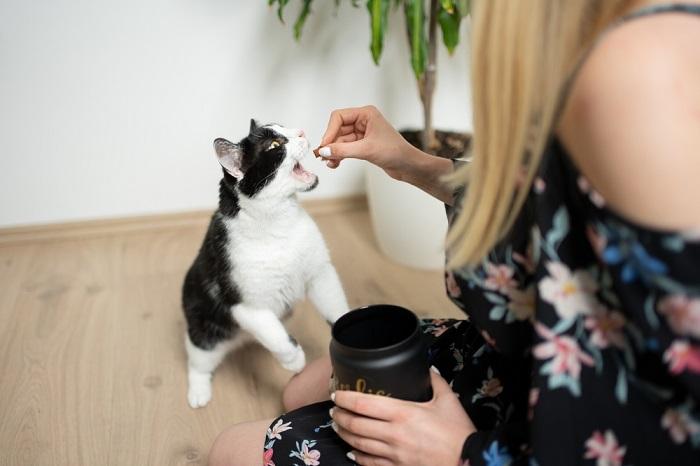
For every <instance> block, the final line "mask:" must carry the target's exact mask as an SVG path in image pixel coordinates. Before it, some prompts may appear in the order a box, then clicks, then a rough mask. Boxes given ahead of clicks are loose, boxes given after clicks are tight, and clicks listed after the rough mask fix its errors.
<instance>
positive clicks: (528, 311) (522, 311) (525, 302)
mask: <svg viewBox="0 0 700 466" xmlns="http://www.w3.org/2000/svg"><path fill="white" fill-rule="evenodd" d="M508 299H509V301H508V309H509V310H510V311H511V312H512V313H513V315H515V318H516V319H518V320H527V319H530V318H531V317H532V316H534V315H535V287H534V286H529V287H527V288H526V289H524V290H522V291H521V290H519V289H517V288H511V289H510V290H509V291H508Z"/></svg>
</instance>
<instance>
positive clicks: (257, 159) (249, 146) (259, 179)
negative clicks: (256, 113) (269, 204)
mask: <svg viewBox="0 0 700 466" xmlns="http://www.w3.org/2000/svg"><path fill="white" fill-rule="evenodd" d="M273 141H279V143H280V145H279V147H277V148H276V149H272V150H267V148H268V147H270V144H272V142H273ZM287 142H288V140H287V138H285V137H284V136H282V135H281V134H279V133H277V132H275V131H273V130H272V129H270V128H267V127H264V126H263V127H255V128H254V129H253V131H252V132H251V133H250V134H249V135H248V136H247V137H246V138H244V139H243V140H242V141H241V142H239V145H240V146H241V148H242V149H243V166H242V169H243V173H244V176H243V179H242V180H241V182H240V184H239V186H238V189H240V190H241V193H243V194H245V195H246V196H248V197H253V196H255V195H256V194H257V193H259V192H260V190H262V189H263V188H264V187H265V186H267V184H268V183H269V182H270V181H272V179H273V178H274V177H275V174H276V173H277V169H278V168H279V167H280V165H281V164H282V162H283V161H284V158H285V157H286V156H287V150H286V149H285V146H284V145H285V144H286V143H287Z"/></svg>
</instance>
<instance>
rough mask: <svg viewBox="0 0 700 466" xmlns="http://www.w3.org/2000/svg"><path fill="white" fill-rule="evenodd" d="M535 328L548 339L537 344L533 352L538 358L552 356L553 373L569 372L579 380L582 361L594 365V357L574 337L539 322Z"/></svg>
mask: <svg viewBox="0 0 700 466" xmlns="http://www.w3.org/2000/svg"><path fill="white" fill-rule="evenodd" d="M535 330H536V331H537V333H538V334H539V335H540V336H541V337H542V338H544V339H545V340H546V341H545V342H543V343H539V344H538V345H537V346H535V347H534V348H533V350H532V353H533V354H534V355H535V357H536V358H537V359H550V358H552V361H553V362H552V372H553V374H564V373H567V374H569V375H570V376H571V377H573V378H574V379H576V380H578V378H579V375H580V374H581V364H582V363H583V364H585V365H587V366H593V358H592V357H590V356H589V355H588V354H586V353H584V352H583V351H582V350H581V348H580V347H579V346H578V343H576V340H574V339H573V338H571V337H569V336H567V335H556V334H555V333H554V332H552V331H551V330H550V329H548V328H547V327H545V326H544V325H542V324H540V323H539V322H536V323H535Z"/></svg>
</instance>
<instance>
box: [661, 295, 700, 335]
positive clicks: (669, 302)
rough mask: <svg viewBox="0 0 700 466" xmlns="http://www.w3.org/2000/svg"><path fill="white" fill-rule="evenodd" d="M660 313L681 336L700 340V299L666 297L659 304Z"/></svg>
mask: <svg viewBox="0 0 700 466" xmlns="http://www.w3.org/2000/svg"><path fill="white" fill-rule="evenodd" d="M658 309H659V313H661V314H663V315H664V316H666V321H667V322H668V325H669V326H670V327H671V329H673V331H674V332H676V333H677V334H679V335H690V336H693V337H695V338H700V299H698V298H689V297H688V296H684V295H671V296H666V297H665V298H663V299H662V300H661V301H659V304H658Z"/></svg>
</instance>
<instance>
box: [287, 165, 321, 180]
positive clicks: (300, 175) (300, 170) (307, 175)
mask: <svg viewBox="0 0 700 466" xmlns="http://www.w3.org/2000/svg"><path fill="white" fill-rule="evenodd" d="M292 173H293V174H294V177H295V178H297V179H299V180H301V181H303V182H304V183H311V182H313V181H314V179H315V178H316V175H314V174H313V173H311V172H309V171H306V170H305V169H304V167H302V166H301V164H300V163H299V162H297V163H296V165H294V170H292Z"/></svg>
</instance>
